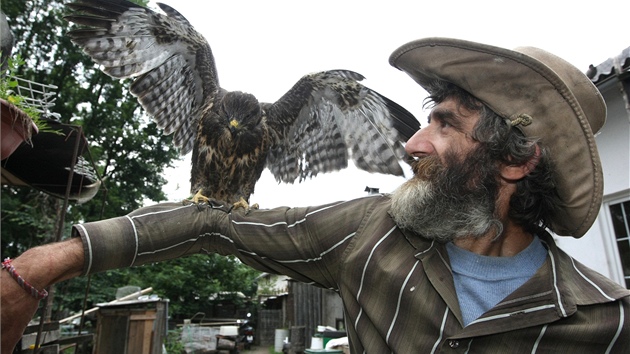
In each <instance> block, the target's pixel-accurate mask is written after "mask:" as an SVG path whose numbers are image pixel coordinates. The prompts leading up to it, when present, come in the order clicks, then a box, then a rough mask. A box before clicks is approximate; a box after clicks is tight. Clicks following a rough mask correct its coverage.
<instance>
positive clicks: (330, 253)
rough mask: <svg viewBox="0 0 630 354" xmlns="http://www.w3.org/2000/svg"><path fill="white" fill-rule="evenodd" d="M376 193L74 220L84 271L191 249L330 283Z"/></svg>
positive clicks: (154, 209)
mask: <svg viewBox="0 0 630 354" xmlns="http://www.w3.org/2000/svg"><path fill="white" fill-rule="evenodd" d="M378 199H379V198H378V197H370V198H361V199H357V200H353V201H348V202H338V203H333V204H328V205H323V206H318V207H306V208H287V207H282V208H275V209H265V210H251V211H250V212H247V213H246V212H245V211H243V210H242V209H239V210H237V211H232V212H228V210H227V208H225V207H224V206H222V205H220V204H213V205H201V206H198V205H182V204H181V203H162V204H157V205H154V206H150V207H145V208H141V209H138V210H136V211H134V212H132V213H130V214H128V215H125V216H122V217H117V218H112V219H106V220H101V221H97V222H90V223H84V224H78V225H74V226H73V233H74V236H77V237H81V239H82V241H83V247H84V252H85V260H86V261H85V264H84V268H83V274H89V273H95V272H100V271H104V270H108V269H116V268H123V267H130V266H136V265H141V264H145V263H150V262H158V261H163V260H168V259H173V258H178V257H183V256H186V255H190V254H195V253H219V254H222V255H235V256H237V257H238V258H239V259H241V260H242V261H243V262H244V263H245V264H248V265H250V266H252V267H254V268H256V269H258V270H261V271H265V272H270V273H276V274H285V275H288V276H290V277H292V278H294V279H296V280H299V281H303V282H307V283H312V284H315V285H319V286H322V287H325V288H330V289H336V288H337V287H338V284H337V281H336V278H337V274H338V271H339V268H340V265H341V264H342V262H343V257H344V252H345V251H346V249H347V247H348V246H349V245H350V244H351V243H352V240H353V238H354V236H355V235H356V232H357V230H358V229H359V227H360V225H361V222H362V220H363V219H364V218H365V215H366V214H368V213H369V211H370V210H371V209H372V208H373V204H374V202H375V201H376V200H378Z"/></svg>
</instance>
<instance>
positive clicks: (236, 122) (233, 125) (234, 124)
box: [230, 119, 238, 132]
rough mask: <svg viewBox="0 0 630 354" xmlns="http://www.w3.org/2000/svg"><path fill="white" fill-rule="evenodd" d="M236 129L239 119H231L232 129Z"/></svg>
mask: <svg viewBox="0 0 630 354" xmlns="http://www.w3.org/2000/svg"><path fill="white" fill-rule="evenodd" d="M235 129H238V121H237V120H236V119H232V120H231V121H230V131H232V132H234V130H235Z"/></svg>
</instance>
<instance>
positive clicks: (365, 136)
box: [267, 70, 420, 183]
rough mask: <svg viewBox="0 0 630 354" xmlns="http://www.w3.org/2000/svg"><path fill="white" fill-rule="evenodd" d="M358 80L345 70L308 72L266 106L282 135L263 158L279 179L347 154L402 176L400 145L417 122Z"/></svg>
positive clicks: (314, 170) (330, 164)
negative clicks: (265, 157)
mask: <svg viewBox="0 0 630 354" xmlns="http://www.w3.org/2000/svg"><path fill="white" fill-rule="evenodd" d="M362 79H363V76H362V75H360V74H358V73H355V72H352V71H348V70H332V71H325V72H320V73H316V74H311V75H307V76H305V77H303V78H302V79H301V80H300V81H298V83H296V84H295V86H294V87H293V88H292V89H291V90H289V92H287V93H286V94H285V95H284V96H283V97H282V98H280V99H279V100H278V101H277V102H276V103H275V104H273V105H272V106H271V107H270V108H269V113H268V122H269V125H270V127H272V128H273V129H274V130H275V131H276V132H278V135H279V136H280V137H281V138H280V139H279V140H278V143H277V145H275V146H274V147H273V148H272V150H271V151H270V154H269V157H268V160H267V167H268V168H269V170H270V171H271V173H272V174H273V175H274V177H275V178H276V180H277V181H282V182H288V183H293V182H294V181H296V180H298V181H300V182H301V181H302V180H304V179H306V178H311V177H314V176H316V175H317V174H318V173H323V172H331V171H337V170H340V169H343V168H345V167H347V163H348V159H349V158H351V159H352V160H353V161H354V162H355V164H356V166H357V167H358V168H360V169H362V170H365V171H368V172H373V173H384V174H392V175H396V176H401V175H403V170H402V168H401V166H400V164H399V161H400V160H402V159H404V158H405V151H404V147H403V144H404V143H405V142H406V141H407V140H408V139H409V138H410V137H411V136H412V135H413V134H414V133H415V132H416V131H417V130H418V129H420V124H419V122H418V121H417V120H416V119H415V117H414V116H413V115H412V114H411V113H410V112H408V111H407V110H405V109H404V108H402V107H401V106H400V105H398V104H396V103H395V102H393V101H391V100H389V99H388V98H386V97H384V96H382V95H380V94H379V93H377V92H375V91H373V90H371V89H369V88H367V87H365V86H363V85H361V84H360V83H359V82H358V81H360V80H362Z"/></svg>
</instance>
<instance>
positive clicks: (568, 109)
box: [389, 38, 606, 238]
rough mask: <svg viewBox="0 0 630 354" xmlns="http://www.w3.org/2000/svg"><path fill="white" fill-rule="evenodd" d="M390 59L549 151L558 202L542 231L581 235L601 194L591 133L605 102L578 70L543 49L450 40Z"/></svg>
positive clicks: (432, 41)
mask: <svg viewBox="0 0 630 354" xmlns="http://www.w3.org/2000/svg"><path fill="white" fill-rule="evenodd" d="M389 62H390V64H391V65H393V66H394V67H396V68H398V69H400V70H402V71H404V72H406V73H407V74H408V75H409V76H411V77H412V78H413V79H414V80H415V81H416V82H417V83H418V84H420V85H421V86H422V87H425V88H426V87H427V86H428V85H429V84H430V83H431V82H432V81H433V80H435V79H440V80H445V81H448V82H451V83H453V84H455V85H457V86H459V87H460V88H462V89H464V90H466V91H468V92H469V93H470V94H472V95H473V96H475V97H476V98H478V99H479V100H481V101H483V102H484V103H485V104H486V105H487V106H488V107H490V108H491V109H492V110H493V111H494V112H495V113H497V114H498V115H500V116H501V117H503V118H505V119H508V120H510V121H511V123H512V125H514V126H516V127H517V128H518V129H521V131H522V132H523V133H524V134H525V135H526V136H528V137H536V138H539V139H540V140H539V142H540V144H541V146H543V147H546V148H547V149H548V150H549V152H550V157H551V160H552V162H553V165H554V166H555V171H554V177H555V182H556V185H557V189H558V193H559V195H560V198H561V200H562V202H563V205H561V206H560V210H559V212H558V213H557V215H556V216H555V217H554V218H553V219H552V220H549V228H550V229H551V230H552V231H553V232H554V233H556V234H558V235H570V236H573V237H576V238H579V237H581V236H583V235H584V234H585V233H586V232H587V231H588V229H589V228H590V227H591V225H592V224H593V222H594V221H595V219H596V218H597V214H598V213H599V209H600V207H601V203H602V196H603V189H604V179H603V174H602V167H601V162H600V160H599V153H598V152H597V146H596V143H595V138H594V136H593V133H594V132H597V131H599V129H600V128H601V127H602V126H603V125H604V122H605V120H606V104H605V103H604V99H603V98H602V96H601V94H600V93H599V91H598V90H597V88H596V87H595V85H593V83H592V82H591V81H590V80H589V79H588V77H586V75H585V74H584V73H582V72H581V71H580V70H578V69H577V68H576V67H575V66H573V65H571V64H569V63H568V62H566V61H565V60H563V59H561V58H559V57H557V56H555V55H553V54H551V53H548V52H546V51H544V50H542V49H538V48H533V47H520V48H516V49H514V50H509V49H504V48H499V47H494V46H490V45H486V44H480V43H474V42H469V41H463V40H459V39H450V38H425V39H420V40H417V41H413V42H410V43H407V44H405V45H403V46H401V47H400V48H398V49H397V50H395V51H394V52H393V53H392V55H391V56H390V58H389Z"/></svg>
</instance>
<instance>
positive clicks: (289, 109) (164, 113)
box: [66, 0, 420, 203]
mask: <svg viewBox="0 0 630 354" xmlns="http://www.w3.org/2000/svg"><path fill="white" fill-rule="evenodd" d="M158 5H159V6H160V8H161V9H162V11H164V13H165V14H166V15H164V14H160V13H156V12H154V11H152V10H150V9H147V8H144V7H140V6H138V5H136V4H133V3H131V2H128V1H126V0H109V1H106V0H80V1H78V2H75V3H71V4H68V6H69V7H70V8H71V9H73V10H74V13H72V14H71V15H68V16H66V19H67V20H69V21H71V22H74V23H76V24H79V25H83V26H82V27H80V28H76V29H73V30H72V31H70V32H68V36H70V38H71V39H72V41H73V42H74V43H76V44H77V45H79V46H80V47H81V48H82V49H83V50H84V52H85V53H87V54H88V55H89V56H90V57H91V58H92V59H93V60H94V61H95V62H96V63H98V64H100V65H102V70H103V71H104V72H105V73H107V74H109V75H111V76H113V77H116V78H127V77H134V78H135V80H134V82H133V84H132V85H131V92H132V93H133V94H134V95H135V96H137V98H138V100H139V102H140V103H141V104H142V106H143V107H144V109H145V110H146V112H147V113H148V114H149V115H150V116H151V117H152V118H153V119H154V120H155V122H156V123H157V124H158V126H159V127H160V128H162V129H163V132H164V134H173V143H174V144H175V145H176V146H178V147H179V148H180V149H181V153H182V154H187V153H189V152H191V151H192V170H191V189H192V192H193V193H197V192H200V193H201V194H202V195H204V196H207V197H211V198H214V199H218V200H223V201H226V202H230V203H235V202H238V201H239V200H241V199H243V200H245V201H246V202H248V201H249V196H250V195H251V194H252V193H253V192H254V186H255V184H256V181H257V180H258V179H259V178H260V175H261V173H262V171H263V170H264V169H265V168H266V167H267V168H269V170H270V171H271V173H272V174H273V175H274V177H275V178H276V179H277V180H278V181H281V182H288V183H293V182H295V181H303V180H304V179H306V178H311V177H313V176H315V175H317V174H318V173H323V172H330V171H336V170H339V169H342V168H345V167H347V164H348V160H349V159H352V160H353V161H354V162H355V164H356V165H357V166H358V167H359V168H361V169H363V170H366V171H368V172H376V173H386V174H393V175H402V174H403V170H402V168H401V166H400V164H399V161H400V160H401V159H403V158H404V149H403V144H404V142H405V141H407V139H408V138H409V137H411V135H413V133H415V131H416V130H417V129H419V127H420V125H419V123H418V121H417V120H416V119H415V118H414V117H413V115H412V114H411V113H409V112H408V111H407V110H405V109H404V108H402V107H401V106H399V105H398V104H396V103H394V102H393V101H391V100H389V99H387V98H386V97H384V96H382V95H380V94H378V93H377V92H375V91H373V90H371V89H369V88H367V87H365V86H363V85H361V84H360V83H359V81H361V80H362V79H363V76H361V75H360V74H358V73H355V72H352V71H348V70H331V71H324V72H319V73H314V74H309V75H305V76H304V77H302V78H301V79H300V80H299V81H298V82H297V83H296V84H295V85H294V86H293V87H292V88H291V89H290V90H289V91H287V93H286V94H284V95H283V96H282V97H281V98H280V99H278V100H277V101H276V102H274V103H261V102H258V100H257V99H256V98H255V97H254V96H253V95H251V94H248V93H243V92H239V91H233V92H228V91H227V90H225V89H223V88H221V86H220V85H219V80H218V76H217V70H216V67H215V63H214V58H213V56H212V51H211V49H210V45H209V44H208V43H207V41H206V40H205V38H204V37H203V36H202V35H201V34H199V33H198V32H196V31H195V30H194V28H193V27H192V26H191V24H190V23H189V22H188V21H187V20H186V19H185V18H184V17H183V16H182V15H181V14H179V13H178V12H177V11H176V10H174V9H173V8H171V7H169V6H167V5H164V4H158Z"/></svg>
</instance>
